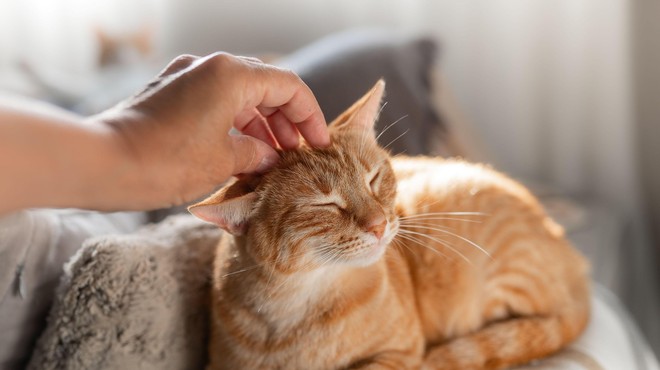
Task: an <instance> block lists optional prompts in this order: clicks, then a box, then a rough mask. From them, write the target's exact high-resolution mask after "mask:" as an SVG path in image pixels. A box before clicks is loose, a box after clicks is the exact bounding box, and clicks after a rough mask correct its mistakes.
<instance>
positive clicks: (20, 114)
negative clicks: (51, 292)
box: [0, 53, 329, 214]
mask: <svg viewBox="0 0 660 370" xmlns="http://www.w3.org/2000/svg"><path fill="white" fill-rule="evenodd" d="M231 127H235V128H236V129H238V130H239V131H241V132H242V133H244V134H245V135H239V136H231V135H229V134H228V131H229V129H230V128H231ZM299 133H300V134H302V136H303V137H304V138H305V139H306V140H307V141H308V142H309V143H310V144H311V145H314V146H325V145H328V144H329V137H328V134H327V131H326V128H325V121H324V118H323V115H322V113H321V111H320V109H319V107H318V104H317V103H316V100H315V99H314V97H313V95H312V93H311V91H309V89H308V88H307V86H306V85H305V84H304V83H302V81H301V80H300V79H299V78H298V77H297V76H296V75H295V74H293V73H291V72H288V71H284V70H280V69H277V68H275V67H272V66H268V65H264V64H262V63H261V62H259V61H257V60H254V59H251V58H241V57H235V56H231V55H228V54H222V53H218V54H213V55H210V56H207V57H202V58H198V57H193V56H183V57H180V58H178V59H176V60H175V61H174V62H172V63H171V64H170V65H169V66H168V67H167V68H166V69H165V70H164V71H163V72H162V73H161V75H159V76H158V77H157V78H156V79H155V80H154V82H152V83H151V84H149V86H148V88H147V89H145V91H143V92H141V93H139V94H137V95H136V96H134V97H132V98H129V99H128V100H126V101H125V102H123V103H121V104H119V105H118V106H117V107H114V108H112V109H110V110H108V111H106V112H104V113H102V114H100V115H97V116H93V117H89V118H82V117H79V116H75V115H72V114H68V113H64V112H60V111H55V110H53V109H35V108H34V107H32V106H27V105H22V106H19V105H18V104H14V103H6V102H5V103H4V104H3V103H2V102H0V171H2V181H0V214H3V213H7V212H10V211H13V210H16V209H21V208H26V207H78V208H88V209H98V210H143V209H153V208H159V207H166V206H169V205H173V204H182V203H184V202H187V201H190V200H192V199H195V198H197V197H199V196H201V195H203V194H206V193H208V192H210V191H212V190H213V189H214V188H215V187H216V186H217V185H219V184H220V183H222V182H223V181H224V180H226V179H227V178H228V177H229V176H231V175H234V174H239V173H246V172H254V171H263V170H265V169H267V168H268V167H269V166H270V165H272V164H273V163H274V162H275V161H276V160H277V154H276V152H275V151H274V149H273V148H272V147H273V146H277V145H279V146H281V147H283V148H284V149H291V148H294V147H296V146H297V145H298V134H299Z"/></svg>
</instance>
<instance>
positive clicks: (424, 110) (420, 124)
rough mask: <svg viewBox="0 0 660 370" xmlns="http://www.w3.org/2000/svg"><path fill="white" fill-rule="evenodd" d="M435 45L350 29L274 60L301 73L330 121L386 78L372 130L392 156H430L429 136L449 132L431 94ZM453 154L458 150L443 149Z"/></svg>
mask: <svg viewBox="0 0 660 370" xmlns="http://www.w3.org/2000/svg"><path fill="white" fill-rule="evenodd" d="M436 51H437V47H436V44H435V42H434V41H433V40H432V39H430V38H424V37H422V38H408V37H403V36H401V35H398V34H395V33H393V32H389V31H384V30H351V31H347V32H344V33H340V34H335V35H331V36H328V37H326V38H324V39H321V40H319V41H317V42H315V43H313V44H310V45H309V46H307V47H304V48H302V49H300V50H298V51H296V52H294V53H293V54H291V55H289V56H287V57H286V58H283V59H281V60H279V61H277V62H276V64H277V65H279V66H282V67H285V68H290V69H292V70H293V71H295V72H296V73H298V74H299V75H300V77H301V78H302V79H303V80H304V81H305V83H307V85H309V87H310V88H311V89H312V91H313V92H314V95H315V96H316V98H317V100H318V102H319V104H320V106H321V109H322V110H323V112H324V114H325V117H326V119H327V120H328V121H331V120H333V119H334V118H336V117H337V116H338V115H339V114H340V113H341V112H343V111H344V110H345V109H346V108H348V107H350V106H351V105H352V104H353V103H354V102H355V101H356V100H357V99H359V98H360V97H361V96H362V95H364V93H365V92H367V91H368V90H369V89H370V88H371V87H372V86H373V85H374V83H376V81H378V79H379V78H384V79H385V81H386V83H387V87H386V96H385V101H386V103H387V104H386V106H385V107H384V108H383V109H382V111H381V114H380V119H379V120H378V123H377V127H376V130H377V132H382V131H383V130H384V128H385V127H387V126H388V125H390V124H393V123H394V122H397V121H398V122H397V123H396V124H394V125H393V126H392V127H391V128H389V129H388V130H387V131H386V132H384V133H383V135H382V136H381V137H380V138H379V141H380V143H381V144H382V145H383V146H388V145H389V146H388V147H389V148H390V149H391V150H392V152H393V153H394V154H398V153H406V154H408V155H416V154H428V153H429V152H430V149H431V144H432V137H433V136H437V135H439V136H443V135H447V134H448V132H447V127H446V126H445V125H444V124H443V122H442V120H441V118H440V116H439V114H438V112H437V111H436V109H435V107H434V104H433V100H432V94H431V89H432V86H431V71H432V70H433V67H434V64H435V56H436ZM446 154H456V153H446Z"/></svg>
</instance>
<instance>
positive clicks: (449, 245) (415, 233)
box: [399, 229, 474, 266]
mask: <svg viewBox="0 0 660 370" xmlns="http://www.w3.org/2000/svg"><path fill="white" fill-rule="evenodd" d="M399 232H400V233H402V234H407V236H411V235H416V236H420V237H424V238H428V239H430V240H432V241H434V242H436V243H438V244H441V245H443V246H445V247H447V248H448V249H450V250H451V251H453V252H454V253H456V254H457V255H458V256H460V257H461V258H462V259H464V260H465V262H467V263H468V264H470V265H471V266H474V264H473V263H472V261H470V259H469V258H467V257H466V256H465V255H464V254H463V253H461V252H460V251H458V250H457V249H456V248H454V247H453V246H452V245H451V244H449V242H447V241H446V240H442V239H438V238H435V237H432V236H430V235H426V234H424V233H418V232H416V231H410V230H403V229H402V230H399ZM400 235H401V234H400ZM418 244H419V245H422V246H424V247H426V248H430V249H431V250H434V251H437V250H436V249H435V248H431V247H429V246H427V245H425V244H423V243H418Z"/></svg>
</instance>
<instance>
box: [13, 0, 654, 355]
mask: <svg viewBox="0 0 660 370" xmlns="http://www.w3.org/2000/svg"><path fill="white" fill-rule="evenodd" d="M658 17H660V5H659V4H658V2H653V1H644V0H600V1H596V0H537V1H526V0H462V1H450V0H362V1H349V0H336V1H333V2H323V1H304V0H282V1H277V2H273V1H266V0H254V1H242V2H239V1H233V0H230V1H212V0H196V1H184V0H162V1H158V0H134V1H130V0H114V1H113V0H101V1H96V2H89V1H84V0H0V89H1V90H3V91H7V92H12V93H18V94H23V95H29V96H33V97H37V98H40V99H45V100H49V101H51V102H55V103H57V104H60V105H63V106H65V107H68V108H70V109H73V110H76V111H78V112H80V113H83V114H91V113H95V112H98V111H100V110H102V109H104V108H107V107H109V106H111V105H112V104H113V103H115V102H117V101H119V100H120V99H122V98H124V97H125V96H127V95H129V94H131V93H132V92H134V91H136V90H137V89H139V88H140V87H141V86H142V85H143V84H144V83H146V82H147V81H148V80H149V79H150V78H151V77H152V76H153V75H154V74H155V73H157V71H158V70H159V69H160V68H162V66H163V65H164V63H166V62H167V61H169V60H170V59H171V58H172V57H174V56H176V55H178V54H181V53H190V54H197V55H201V54H206V53H209V52H213V51H216V50H225V51H228V52H232V53H237V54H249V55H257V56H266V55H267V56H269V57H270V58H273V57H274V58H276V60H280V61H282V63H285V62H289V63H290V62H291V60H292V59H286V57H287V56H288V55H289V54H290V53H292V52H294V51H295V50H297V49H299V48H300V47H302V46H304V45H306V44H308V43H310V42H312V41H314V40H317V39H319V38H322V37H324V36H327V35H329V34H333V33H336V32H338V31H343V30H346V29H351V28H355V27H361V28H364V27H379V28H386V29H389V30H391V31H393V32H396V33H397V34H402V35H426V37H427V38H429V39H430V40H435V41H436V43H437V44H438V45H439V51H438V54H439V58H438V62H437V65H436V66H435V72H434V74H435V77H436V79H435V81H436V82H435V83H434V86H433V90H434V91H435V95H434V96H435V99H436V100H435V102H434V103H435V104H436V107H439V108H440V109H439V111H440V115H439V122H442V125H444V126H446V127H445V128H444V129H443V130H444V132H445V135H446V137H445V139H447V137H451V138H452V140H454V141H455V142H458V143H460V144H461V145H457V146H456V147H458V146H460V147H461V148H462V149H461V150H460V154H462V155H465V156H467V157H468V158H470V159H475V160H481V161H485V162H489V163H492V164H493V165H494V166H496V167H497V168H498V169H500V170H502V171H504V172H506V173H508V174H510V175H512V176H514V177H516V178H518V179H521V180H522V181H524V182H525V183H527V184H529V185H530V186H532V187H533V188H534V189H535V190H536V192H537V193H539V194H540V195H541V196H542V198H543V199H544V201H545V202H546V205H547V207H548V209H549V210H550V211H551V212H553V214H554V215H555V216H556V217H557V218H558V219H559V221H560V222H562V223H563V224H564V225H565V226H566V227H567V230H568V231H569V232H570V234H569V235H570V236H571V238H573V240H574V241H575V242H576V243H578V244H580V246H581V248H582V249H583V250H584V251H585V252H586V253H587V254H588V255H589V257H590V259H591V260H592V262H593V264H594V271H595V272H594V273H595V278H596V280H598V281H600V282H601V283H603V284H604V285H606V286H607V287H608V288H609V289H611V290H612V291H614V292H615V293H616V294H617V295H618V296H619V298H620V299H622V300H623V302H624V303H625V304H626V306H627V307H628V309H629V310H631V311H632V312H633V315H634V317H635V318H636V320H637V321H638V322H639V324H640V327H641V328H642V329H643V331H644V334H645V335H646V336H647V337H648V338H649V339H650V340H651V343H652V345H653V347H654V348H655V349H656V352H657V351H660V315H659V313H660V289H659V284H658V282H659V277H658V274H657V269H658V268H657V267H658V264H659V263H660V259H659V255H660V167H659V166H658V164H657V158H660V153H659V152H658V151H660V91H659V90H660V70H659V69H660V67H659V66H660V43H659V42H658V35H660V29H659V28H660V19H658ZM295 55H296V54H294V55H293V56H291V58H294V57H295ZM298 55H300V54H298ZM278 57H282V58H279V59H278ZM338 83H339V82H338ZM341 83H344V84H348V83H350V79H348V81H341ZM311 84H312V85H313V83H311ZM317 93H318V94H319V95H322V94H323V91H318V92H317ZM397 93H398V92H394V91H393V92H391V96H392V97H394V96H397V95H396V94H397ZM342 98H343V97H342ZM351 99H352V97H346V100H347V101H350V100H351ZM385 109H386V110H387V107H386V108H385ZM397 114H398V113H397ZM328 118H329V119H331V118H333V117H328ZM405 124H406V121H405V120H403V121H402V122H401V125H405ZM410 124H411V125H414V124H421V123H420V122H410ZM398 125H399V124H398ZM401 127H405V126H401ZM441 131H442V130H441ZM432 136H433V135H432ZM440 142H441V144H440V145H445V144H446V143H447V141H446V140H441V141H440ZM424 145H427V143H425V144H424ZM438 147H439V146H437V145H436V148H420V150H422V149H423V150H431V151H436V152H443V148H440V149H438ZM456 147H453V149H451V150H450V152H452V153H457V151H458V150H457V149H456ZM444 149H446V148H444Z"/></svg>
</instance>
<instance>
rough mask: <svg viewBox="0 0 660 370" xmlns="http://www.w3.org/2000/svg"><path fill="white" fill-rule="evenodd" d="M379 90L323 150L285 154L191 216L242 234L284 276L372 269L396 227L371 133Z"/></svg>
mask: <svg viewBox="0 0 660 370" xmlns="http://www.w3.org/2000/svg"><path fill="white" fill-rule="evenodd" d="M384 88H385V83H384V82H383V81H382V80H381V81H378V83H376V85H375V86H374V87H373V88H372V89H371V91H369V92H368V93H367V94H366V95H365V96H363V97H362V98H361V99H360V100H358V101H357V102H356V103H355V104H354V105H353V106H351V107H350V108H349V109H348V110H346V111H345V112H344V113H342V114H341V115H340V116H339V117H338V118H337V119H336V120H334V121H333V122H332V123H331V124H330V126H329V130H330V137H331V142H332V143H331V145H330V146H329V147H328V148H324V149H316V148H309V147H306V146H304V147H302V148H300V149H298V150H295V151H285V152H282V153H281V160H280V161H279V162H278V164H277V165H276V166H275V167H274V168H273V169H272V170H271V171H270V172H268V173H267V174H265V175H260V176H244V177H241V178H240V179H238V180H235V181H233V182H232V183H230V184H228V185H227V186H225V187H224V188H222V189H220V190H219V191H218V192H216V193H215V194H213V195H212V196H211V197H209V198H208V199H206V200H204V201H203V202H201V203H198V204H196V205H193V206H192V207H190V209H189V210H190V212H191V213H192V214H194V215H195V216H197V217H199V218H201V219H203V220H205V221H208V222H212V223H214V224H216V225H218V226H220V227H221V228H223V229H224V230H226V231H228V232H230V233H232V234H234V235H246V236H247V242H246V244H245V245H246V248H247V249H248V252H249V253H250V254H252V255H253V256H254V257H255V258H256V259H257V260H260V261H271V262H273V263H276V264H279V265H280V266H278V267H280V268H281V269H288V270H291V269H294V270H297V269H302V268H309V267H312V268H313V267H317V266H319V265H323V264H326V265H331V264H332V265H337V264H345V265H354V266H364V265H369V264H371V263H374V262H375V261H377V260H378V259H379V258H380V257H381V256H382V255H383V253H384V251H385V248H386V247H387V245H388V244H389V243H390V242H391V240H392V239H393V237H394V235H395V234H396V232H397V231H398V224H399V223H398V219H397V216H396V214H395V210H394V198H395V195H396V181H395V177H394V173H393V171H392V168H391V166H390V162H389V158H390V156H389V153H388V152H387V151H386V150H384V149H382V148H381V147H379V146H378V144H377V141H376V136H375V132H374V123H375V121H376V119H377V116H378V113H379V111H380V101H381V99H382V96H383V92H384Z"/></svg>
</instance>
